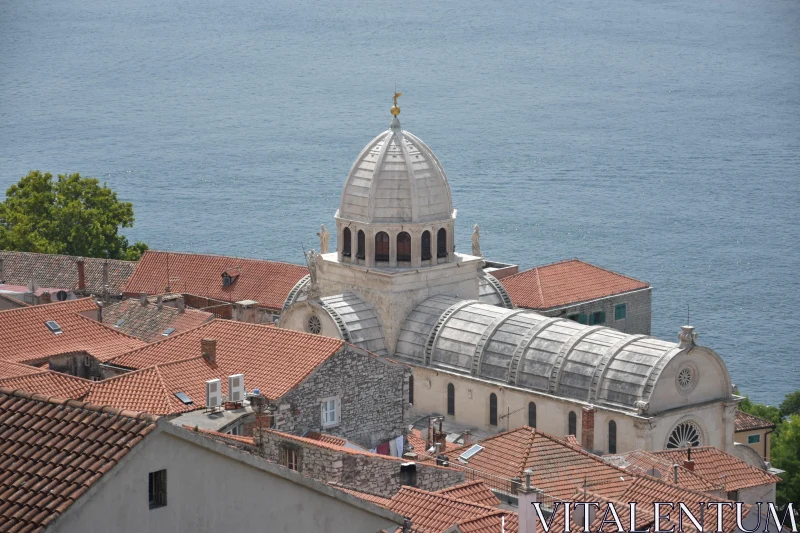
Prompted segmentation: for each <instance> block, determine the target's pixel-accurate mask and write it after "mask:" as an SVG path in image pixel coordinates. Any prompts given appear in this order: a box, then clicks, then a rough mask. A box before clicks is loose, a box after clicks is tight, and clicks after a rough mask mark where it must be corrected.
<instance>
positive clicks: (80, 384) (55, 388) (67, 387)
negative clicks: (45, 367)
mask: <svg viewBox="0 0 800 533" xmlns="http://www.w3.org/2000/svg"><path fill="white" fill-rule="evenodd" d="M93 383H94V382H93V381H89V380H88V379H83V378H78V377H75V376H70V375H69V374H62V373H61V372H53V371H45V372H37V373H35V374H29V375H27V376H18V377H11V378H5V379H0V387H2V388H5V389H12V390H16V389H19V390H24V391H26V392H29V393H31V394H34V393H38V394H43V395H45V396H54V397H56V398H71V399H75V400H77V399H81V398H83V397H84V396H86V395H87V394H88V393H89V389H90V388H91V387H92V384H93Z"/></svg>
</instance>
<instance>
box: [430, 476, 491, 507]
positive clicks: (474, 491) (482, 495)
mask: <svg viewBox="0 0 800 533" xmlns="http://www.w3.org/2000/svg"><path fill="white" fill-rule="evenodd" d="M436 494H443V495H445V496H450V497H451V498H457V499H459V500H465V501H468V502H474V503H480V504H481V505H487V506H489V507H496V506H498V505H500V500H498V499H497V496H495V495H494V492H492V490H491V489H490V488H489V487H487V486H486V485H485V484H484V483H483V481H470V482H467V483H463V484H461V485H456V486H454V487H448V488H446V489H442V490H439V491H436Z"/></svg>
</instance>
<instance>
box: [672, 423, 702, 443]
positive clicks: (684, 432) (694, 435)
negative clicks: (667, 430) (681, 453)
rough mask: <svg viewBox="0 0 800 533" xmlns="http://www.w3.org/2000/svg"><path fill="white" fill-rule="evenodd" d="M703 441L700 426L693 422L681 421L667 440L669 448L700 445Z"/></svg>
mask: <svg viewBox="0 0 800 533" xmlns="http://www.w3.org/2000/svg"><path fill="white" fill-rule="evenodd" d="M702 443H703V441H702V438H701V437H700V428H698V427H697V425H696V424H694V423H692V422H681V423H680V424H678V425H677V426H675V429H673V430H672V434H671V435H670V436H669V439H668V440H667V448H688V447H689V446H692V447H694V446H700V445H702Z"/></svg>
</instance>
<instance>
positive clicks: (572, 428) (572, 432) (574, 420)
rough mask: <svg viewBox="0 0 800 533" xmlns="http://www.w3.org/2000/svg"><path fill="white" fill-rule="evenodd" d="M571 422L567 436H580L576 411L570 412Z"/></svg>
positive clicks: (569, 419)
mask: <svg viewBox="0 0 800 533" xmlns="http://www.w3.org/2000/svg"><path fill="white" fill-rule="evenodd" d="M567 420H568V422H569V424H568V425H569V427H568V428H567V435H577V434H578V417H577V416H576V415H575V411H570V412H569V417H568V418H567Z"/></svg>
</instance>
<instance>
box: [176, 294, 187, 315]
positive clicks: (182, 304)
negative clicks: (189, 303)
mask: <svg viewBox="0 0 800 533" xmlns="http://www.w3.org/2000/svg"><path fill="white" fill-rule="evenodd" d="M177 305H178V312H179V313H184V312H185V311H186V303H185V302H184V301H183V296H181V297H180V298H178V299H177Z"/></svg>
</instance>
